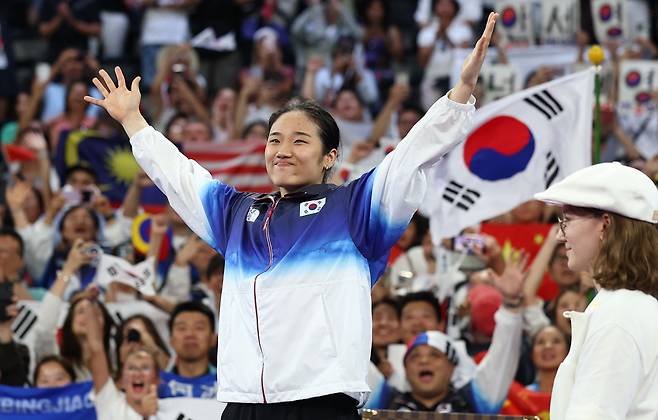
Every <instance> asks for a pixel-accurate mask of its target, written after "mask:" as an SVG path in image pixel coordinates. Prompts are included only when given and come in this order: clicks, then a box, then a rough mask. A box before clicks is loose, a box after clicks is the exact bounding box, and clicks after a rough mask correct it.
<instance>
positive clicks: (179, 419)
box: [176, 413, 193, 420]
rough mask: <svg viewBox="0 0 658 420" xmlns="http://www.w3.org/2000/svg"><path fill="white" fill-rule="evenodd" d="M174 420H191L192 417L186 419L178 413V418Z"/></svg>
mask: <svg viewBox="0 0 658 420" xmlns="http://www.w3.org/2000/svg"><path fill="white" fill-rule="evenodd" d="M176 420H193V419H192V417H186V416H185V414H183V413H180V414H179V415H178V417H176Z"/></svg>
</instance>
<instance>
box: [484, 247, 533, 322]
mask: <svg viewBox="0 0 658 420" xmlns="http://www.w3.org/2000/svg"><path fill="white" fill-rule="evenodd" d="M528 260H529V254H528V253H527V252H525V251H522V252H521V254H520V255H519V257H518V258H509V259H508V260H507V261H505V268H504V270H503V272H502V274H497V273H496V272H495V271H494V270H490V273H491V277H492V279H493V285H494V286H495V287H496V288H497V289H498V291H500V293H501V294H502V295H503V305H504V306H505V307H506V308H508V309H512V310H515V309H518V308H520V307H521V305H522V304H523V283H524V282H525V279H526V278H527V276H528V271H527V266H528Z"/></svg>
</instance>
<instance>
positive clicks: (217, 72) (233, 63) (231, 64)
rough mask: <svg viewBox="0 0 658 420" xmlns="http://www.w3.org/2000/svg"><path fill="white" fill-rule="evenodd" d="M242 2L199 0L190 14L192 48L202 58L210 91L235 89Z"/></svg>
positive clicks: (235, 0) (202, 71)
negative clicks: (192, 35) (192, 36)
mask: <svg viewBox="0 0 658 420" xmlns="http://www.w3.org/2000/svg"><path fill="white" fill-rule="evenodd" d="M244 3H245V2H244V1H243V0H201V2H200V4H199V5H198V6H197V8H196V10H195V12H194V13H193V14H192V15H191V17H190V20H191V25H192V33H193V34H194V38H193V39H192V45H193V46H194V48H195V49H196V51H197V52H198V53H199V56H200V58H201V73H202V74H203V75H204V76H205V78H206V80H207V81H208V89H209V92H217V91H218V90H220V89H222V88H225V87H228V88H232V89H235V88H236V87H237V82H238V73H239V71H240V65H241V62H240V54H239V52H238V35H239V29H240V23H241V21H242V15H243V12H242V8H241V6H242V5H243V4H244Z"/></svg>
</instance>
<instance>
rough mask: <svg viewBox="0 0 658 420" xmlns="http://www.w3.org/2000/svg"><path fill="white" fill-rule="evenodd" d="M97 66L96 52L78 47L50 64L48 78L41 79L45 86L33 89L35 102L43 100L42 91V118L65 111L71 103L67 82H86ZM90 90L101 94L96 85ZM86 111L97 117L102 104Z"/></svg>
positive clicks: (43, 119) (89, 115) (64, 53)
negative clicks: (92, 53)
mask: <svg viewBox="0 0 658 420" xmlns="http://www.w3.org/2000/svg"><path fill="white" fill-rule="evenodd" d="M98 68H99V64H98V62H97V61H96V60H95V59H94V58H93V56H91V55H88V54H85V53H83V52H82V50H80V49H76V48H66V49H64V50H63V51H62V52H61V53H60V54H59V55H58V56H57V60H56V61H55V63H54V64H53V65H52V67H51V68H50V72H49V74H48V78H47V79H46V80H44V81H40V83H46V86H45V90H43V89H42V88H41V87H40V86H39V85H37V90H33V91H32V99H31V100H32V101H34V102H35V103H38V102H40V101H41V98H42V96H41V94H43V108H42V111H41V121H42V122H45V123H49V122H50V121H51V120H52V119H53V118H55V117H57V116H58V115H61V114H63V113H64V112H65V111H66V108H67V105H68V103H67V101H68V95H67V88H68V86H70V85H71V84H72V83H73V82H77V81H80V80H84V81H85V82H87V80H89V79H90V78H91V77H90V74H91V73H95V72H96V71H97V70H98ZM89 94H90V96H93V97H94V98H100V97H101V94H100V92H98V89H96V88H95V87H92V88H91V90H90V93H89ZM76 99H77V98H76ZM86 112H87V114H86V116H87V117H96V116H98V113H99V112H100V108H99V107H97V106H90V107H88V108H87V111H86ZM51 140H52V139H51ZM55 141H56V140H55Z"/></svg>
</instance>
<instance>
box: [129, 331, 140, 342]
mask: <svg viewBox="0 0 658 420" xmlns="http://www.w3.org/2000/svg"><path fill="white" fill-rule="evenodd" d="M126 339H127V340H128V342H129V343H139V342H140V341H142V335H141V334H140V333H139V331H137V330H136V329H134V328H131V329H129V330H128V335H127V336H126Z"/></svg>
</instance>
